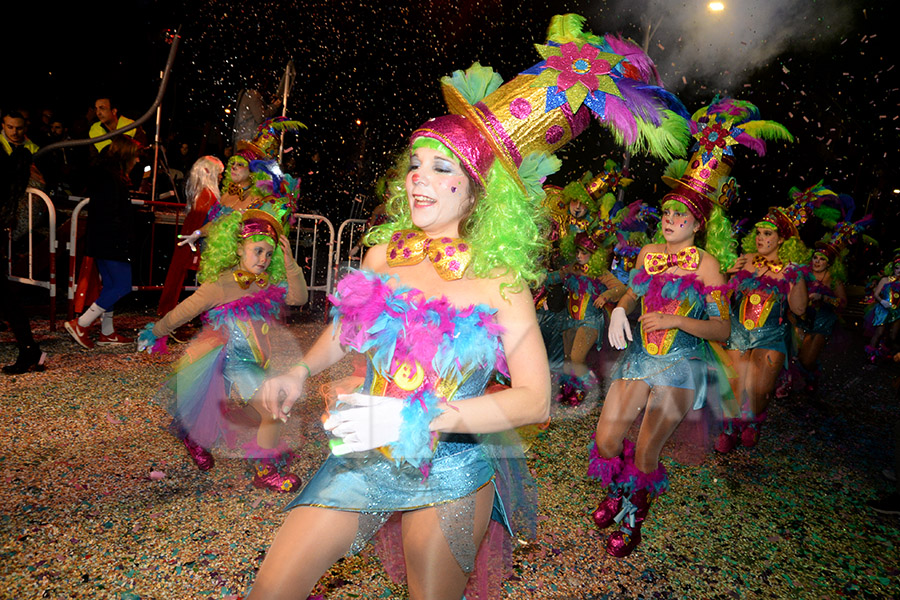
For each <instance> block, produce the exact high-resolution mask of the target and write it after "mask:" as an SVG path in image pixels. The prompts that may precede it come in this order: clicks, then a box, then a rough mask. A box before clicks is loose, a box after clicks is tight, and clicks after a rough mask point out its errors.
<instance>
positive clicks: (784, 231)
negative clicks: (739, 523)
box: [716, 181, 835, 454]
mask: <svg viewBox="0 0 900 600" xmlns="http://www.w3.org/2000/svg"><path fill="white" fill-rule="evenodd" d="M834 195H835V193H834V192H832V191H831V190H830V189H828V188H827V187H825V186H823V185H822V182H821V181H820V182H819V183H817V184H816V185H813V186H810V187H809V188H807V189H805V190H801V189H799V188H796V187H794V188H791V191H790V197H791V200H792V202H791V204H790V205H789V206H788V207H785V208H780V207H772V208H770V209H769V212H768V214H766V216H765V217H763V218H762V220H761V221H759V222H758V223H756V227H755V228H754V230H753V231H752V232H750V233H749V234H748V235H747V236H745V237H744V239H743V241H742V246H743V249H744V252H745V253H744V254H742V255H741V257H740V258H738V260H737V261H735V264H734V266H733V267H732V268H731V269H730V270H729V273H730V274H731V280H730V282H729V285H730V286H731V288H732V290H733V297H732V306H733V308H734V312H733V313H732V318H731V338H730V339H729V340H728V346H727V347H728V350H729V354H730V355H731V357H732V361H733V363H734V365H735V369H736V370H737V376H738V381H739V387H738V393H739V396H738V397H739V399H740V400H741V405H742V406H741V415H740V417H738V418H735V419H730V420H728V421H727V422H726V423H725V428H724V430H723V431H722V433H721V435H720V436H719V439H718V440H717V441H716V450H717V451H718V452H721V453H723V454H725V453H728V452H731V451H732V450H734V448H735V447H736V446H737V445H738V444H739V443H740V444H741V445H743V446H744V447H747V448H752V447H754V446H756V444H757V443H758V442H759V435H760V431H761V429H762V425H763V423H764V422H765V420H766V418H767V413H766V409H767V408H768V406H769V403H770V402H771V400H772V397H773V396H774V394H775V388H776V385H777V384H778V377H779V375H780V374H781V373H782V370H783V369H784V368H785V367H786V366H787V360H788V358H789V346H788V342H789V341H790V331H791V325H790V321H789V315H790V314H793V315H796V318H802V317H803V316H804V314H805V313H806V307H807V304H808V302H809V293H808V290H807V278H808V275H807V271H808V268H806V266H807V265H808V264H809V259H810V258H811V257H812V251H811V250H809V249H808V248H807V247H806V245H805V244H804V243H803V240H802V239H800V232H799V227H800V226H801V225H803V224H804V223H806V221H807V220H808V219H809V218H810V217H811V216H812V215H813V212H814V210H815V209H816V208H817V207H818V206H819V205H821V203H822V201H823V200H824V199H825V198H826V197H828V196H834Z"/></svg>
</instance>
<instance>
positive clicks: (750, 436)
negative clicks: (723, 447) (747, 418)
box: [741, 423, 761, 448]
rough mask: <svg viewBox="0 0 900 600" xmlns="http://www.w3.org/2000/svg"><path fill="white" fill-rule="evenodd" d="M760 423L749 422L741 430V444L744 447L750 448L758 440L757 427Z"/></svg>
mask: <svg viewBox="0 0 900 600" xmlns="http://www.w3.org/2000/svg"><path fill="white" fill-rule="evenodd" d="M760 426H761V424H760V423H750V424H749V425H747V427H746V428H745V429H744V431H742V432H741V444H743V445H744V447H745V448H752V447H753V446H755V445H756V444H757V443H758V442H759V428H760Z"/></svg>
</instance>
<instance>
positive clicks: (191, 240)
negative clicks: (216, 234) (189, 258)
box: [178, 229, 203, 252]
mask: <svg viewBox="0 0 900 600" xmlns="http://www.w3.org/2000/svg"><path fill="white" fill-rule="evenodd" d="M202 237H203V234H202V233H200V230H199V229H195V230H194V232H193V233H192V234H190V235H179V236H178V239H179V240H181V241H180V242H178V245H179V246H184V245H185V244H187V245H188V246H190V247H191V251H192V252H196V251H197V246H196V244H195V242H196V241H197V240H199V239H200V238H202Z"/></svg>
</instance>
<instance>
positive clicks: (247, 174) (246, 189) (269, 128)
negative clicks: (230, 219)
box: [178, 117, 306, 252]
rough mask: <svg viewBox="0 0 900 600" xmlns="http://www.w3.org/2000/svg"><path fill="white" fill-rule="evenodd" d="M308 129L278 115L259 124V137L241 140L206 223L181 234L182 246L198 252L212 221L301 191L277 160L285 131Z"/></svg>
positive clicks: (298, 183) (228, 165) (301, 124)
mask: <svg viewBox="0 0 900 600" xmlns="http://www.w3.org/2000/svg"><path fill="white" fill-rule="evenodd" d="M300 129H306V125H304V124H303V123H301V122H300V121H290V120H288V119H287V118H286V117H275V118H273V119H269V120H267V121H265V122H264V123H263V124H262V125H260V126H259V129H258V130H257V132H256V136H255V137H254V138H253V139H252V140H250V141H249V142H248V141H246V140H238V142H237V146H236V148H237V152H235V154H234V155H233V156H232V157H231V158H229V159H228V163H227V164H226V165H225V173H224V175H223V177H222V192H221V194H220V195H219V199H218V202H215V203H214V204H213V205H212V206H211V207H210V209H209V212H208V213H207V215H206V224H204V225H203V226H202V227H199V228H198V229H195V230H194V231H193V232H191V233H190V234H188V235H179V236H178V238H179V239H180V240H181V241H179V242H178V245H179V246H183V245H185V244H187V245H188V246H190V248H191V251H194V252H196V251H197V246H196V244H197V241H198V240H199V239H200V238H202V237H204V236H205V235H206V232H207V231H208V228H209V224H210V223H211V222H213V221H215V220H216V219H218V218H219V217H222V216H224V215H227V214H229V213H231V212H233V211H238V212H243V211H245V210H247V209H250V208H259V206H260V205H262V204H263V203H265V202H266V199H267V198H268V197H269V196H270V195H272V194H275V195H278V196H291V197H293V198H295V197H296V196H297V194H298V192H299V185H300V182H299V181H298V180H296V179H295V178H294V177H293V176H291V175H289V174H286V173H282V172H281V167H280V166H279V164H278V162H277V161H276V160H275V159H276V157H277V156H278V150H279V148H280V145H281V136H282V135H283V134H284V132H286V131H298V130H300Z"/></svg>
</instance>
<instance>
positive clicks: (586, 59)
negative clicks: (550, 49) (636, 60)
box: [547, 42, 612, 92]
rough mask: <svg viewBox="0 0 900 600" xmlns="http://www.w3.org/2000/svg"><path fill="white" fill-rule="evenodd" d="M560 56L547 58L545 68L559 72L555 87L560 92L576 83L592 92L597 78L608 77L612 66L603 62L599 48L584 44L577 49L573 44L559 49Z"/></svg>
mask: <svg viewBox="0 0 900 600" xmlns="http://www.w3.org/2000/svg"><path fill="white" fill-rule="evenodd" d="M559 51H560V56H549V57H547V66H548V67H550V68H553V69H557V70H559V77H557V79H556V85H557V87H558V88H559V89H560V90H567V89H569V88H570V87H572V86H573V85H575V84H576V83H582V84H584V86H585V87H586V88H587V89H589V90H591V91H592V92H593V91H594V90H596V89H597V88H598V87H599V77H603V76H606V77H608V76H609V73H610V71H612V65H610V64H609V61H608V60H604V57H602V56H601V55H603V54H606V52H601V51H600V49H599V48H597V47H595V46H591V45H590V44H584V45H583V46H582V47H581V48H578V44H576V43H575V42H569V43H568V44H563V45H562V46H560V47H559Z"/></svg>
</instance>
